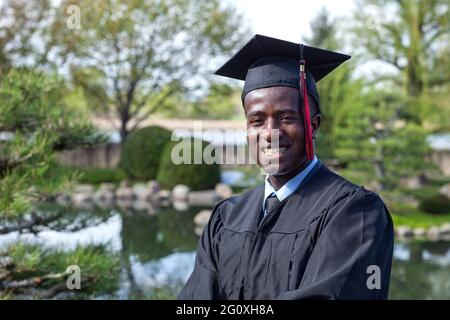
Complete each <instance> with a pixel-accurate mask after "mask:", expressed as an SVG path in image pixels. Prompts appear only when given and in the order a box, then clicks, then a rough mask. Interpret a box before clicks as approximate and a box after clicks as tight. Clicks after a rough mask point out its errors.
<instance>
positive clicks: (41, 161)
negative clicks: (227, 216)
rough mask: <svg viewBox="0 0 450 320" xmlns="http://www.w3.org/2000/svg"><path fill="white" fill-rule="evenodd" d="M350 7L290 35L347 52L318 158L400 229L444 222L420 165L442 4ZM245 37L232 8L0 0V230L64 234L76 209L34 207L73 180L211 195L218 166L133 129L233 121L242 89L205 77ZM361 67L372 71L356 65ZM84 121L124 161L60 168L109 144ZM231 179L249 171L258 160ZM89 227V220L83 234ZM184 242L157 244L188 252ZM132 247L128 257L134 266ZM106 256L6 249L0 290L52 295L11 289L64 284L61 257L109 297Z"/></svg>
mask: <svg viewBox="0 0 450 320" xmlns="http://www.w3.org/2000/svg"><path fill="white" fill-rule="evenodd" d="M355 3H356V5H355V10H354V12H352V13H350V14H349V17H347V18H348V19H349V20H348V21H346V22H345V23H342V21H338V20H337V18H336V17H333V16H332V14H330V12H328V11H327V10H326V9H325V8H324V9H322V10H321V11H319V12H318V13H317V15H316V17H315V18H314V19H313V20H312V22H311V30H312V33H311V35H310V37H307V38H304V39H299V40H302V41H304V42H305V43H306V44H308V45H312V46H318V47H323V48H327V49H330V50H337V51H342V52H347V53H350V54H352V56H353V57H352V60H351V61H349V62H347V63H345V64H344V65H342V66H341V67H340V68H338V69H337V70H336V71H335V72H333V73H332V74H330V75H329V76H327V77H326V78H325V79H323V80H322V81H320V83H319V84H318V89H319V94H320V99H321V109H322V113H323V121H322V125H321V128H320V131H319V135H318V140H317V145H316V147H317V153H318V156H319V157H320V158H321V159H323V160H325V161H330V162H333V161H335V162H336V161H337V163H338V165H337V168H338V170H339V172H340V173H341V174H343V175H344V176H345V177H347V178H349V179H351V180H352V181H354V182H355V183H359V184H365V185H367V186H368V187H369V188H372V189H376V190H377V191H379V192H381V194H382V196H383V198H384V199H386V201H387V202H388V203H389V207H390V209H391V211H392V213H393V219H394V222H395V224H396V225H398V224H406V225H410V226H414V227H429V226H432V225H435V224H442V223H444V222H448V221H450V209H449V203H450V200H449V198H448V197H446V196H444V195H442V194H440V191H439V190H440V188H441V187H442V186H443V185H445V184H448V183H450V179H449V178H448V177H443V176H442V173H441V172H439V169H438V168H437V167H436V166H435V165H434V163H433V162H432V161H431V160H430V154H431V152H432V150H431V149H430V145H429V143H428V141H427V137H429V135H431V134H437V133H441V134H448V133H449V132H450V90H449V87H450V46H449V43H450V3H449V2H448V1H447V0H398V1H392V0H356V1H355ZM70 5H75V6H76V8H79V10H80V12H81V28H80V29H71V28H68V27H67V21H68V19H69V18H70V14H69V13H68V11H67V9H68V8H69V6H70ZM252 34H253V31H252V29H251V26H250V25H249V22H248V21H247V20H246V19H245V17H244V16H243V14H242V12H240V10H238V9H237V6H235V5H234V4H233V2H231V1H220V0H210V1H193V0H158V1H156V0H129V1H120V0H97V1H78V0H61V1H52V0H39V1H26V0H4V1H0V234H1V235H7V234H10V233H14V232H20V233H39V232H40V231H41V230H43V229H45V227H49V228H50V229H51V228H55V229H58V230H62V229H64V228H65V226H68V225H73V223H74V221H75V222H77V221H78V222H80V221H79V220H80V219H81V218H82V217H83V215H82V214H79V213H77V214H74V215H71V214H70V210H69V209H67V210H66V211H64V212H57V213H53V211H52V210H50V209H48V210H47V211H45V210H44V211H43V210H39V209H38V205H39V204H41V203H42V202H45V201H48V200H54V198H55V196H56V195H57V194H59V193H61V192H64V191H68V190H70V188H71V187H72V186H73V184H74V183H76V182H77V181H78V182H82V183H89V184H95V185H97V184H100V183H103V182H113V183H120V181H122V180H124V179H132V180H136V179H137V180H139V179H140V180H148V179H153V178H155V177H156V178H158V180H160V181H161V182H162V183H163V185H164V187H166V188H171V187H173V186H174V185H176V184H178V183H180V182H183V183H185V184H187V185H189V186H191V187H192V188H193V189H204V188H210V187H213V186H214V185H215V183H216V182H218V181H219V180H220V170H221V169H220V167H219V166H218V165H194V166H174V165H173V163H172V162H171V161H169V160H170V149H171V147H172V146H173V143H172V144H170V143H169V144H166V143H162V142H161V143H159V142H158V141H155V139H154V137H155V135H156V134H155V133H154V132H153V131H154V130H159V129H155V128H154V127H150V128H144V129H139V128H141V127H142V124H143V123H144V122H145V121H146V120H148V119H152V118H158V119H160V118H165V119H174V118H176V119H207V120H237V121H245V117H244V113H243V110H242V105H241V100H240V94H241V85H242V84H240V83H237V82H235V81H228V80H223V79H218V77H215V76H213V71H215V69H216V68H217V67H218V66H220V65H221V63H223V62H224V61H225V60H226V59H227V58H229V57H230V55H231V54H233V53H234V52H235V51H236V50H237V49H238V48H239V47H241V46H242V45H243V44H244V43H245V42H246V41H247V40H248V39H249V38H250V35H252ZM368 62H371V63H377V66H380V65H381V66H384V67H380V68H375V69H374V71H373V72H369V73H368V72H361V70H362V69H363V66H364V65H365V64H367V63H368ZM386 66H388V68H386ZM94 118H96V119H97V118H101V119H105V120H106V121H109V122H111V126H112V127H114V129H115V130H116V131H117V132H118V134H119V136H120V140H121V141H123V145H124V148H123V153H122V157H121V158H122V159H121V164H120V166H119V167H117V168H91V167H88V168H74V167H66V166H63V165H61V164H59V163H58V162H57V154H58V153H60V152H62V151H64V150H70V149H74V148H81V147H82V148H86V147H87V148H89V147H90V148H93V147H96V146H98V145H101V144H104V143H106V142H108V140H109V139H110V137H109V136H108V135H107V134H106V133H105V132H102V131H99V129H98V128H96V127H95V126H94V125H93V124H92V121H91V120H92V119H94ZM168 134H169V132H166V134H161V139H162V140H164V141H166V140H168V139H169V135H168ZM157 142H158V143H157ZM203 148H204V146H203ZM202 150H203V149H202ZM237 170H240V171H241V172H243V173H244V174H245V175H251V176H258V170H257V169H255V168H254V167H243V168H237ZM411 177H418V178H421V179H422V180H423V181H425V182H424V184H423V185H421V186H420V187H418V188H415V189H411V188H407V187H405V186H404V185H403V184H402V181H403V180H402V179H404V178H411ZM255 181H259V180H257V179H255ZM243 189H245V187H242V186H240V187H238V188H235V189H234V190H235V191H236V190H238V191H242V190H243ZM405 199H408V200H405ZM410 199H414V200H415V201H416V202H417V203H414V201H409V200H410ZM49 213H51V214H49ZM77 216H81V218H80V217H78V218H77ZM166 218H167V221H164V219H166ZM81 220H83V219H81ZM83 221H84V220H83ZM102 221H103V220H102ZM158 221H159V223H160V224H161V226H163V227H164V226H169V227H170V226H171V223H174V222H173V221H172V220H171V216H170V215H168V216H167V217H164V218H161V219H159V220H158ZM95 223H96V222H93V221H90V220H89V219H88V218H87V220H86V221H85V224H81V225H84V226H85V225H89V224H95ZM132 223H134V222H132V221H131V220H130V221H127V220H126V219H125V220H124V224H128V225H131V224H132ZM137 223H138V224H139V222H137ZM77 229H78V228H74V229H71V230H72V231H73V230H77ZM128 229H131V227H130V228H128ZM149 232H151V230H150V229H149ZM124 236H125V237H129V235H126V234H125V235H124ZM178 236H180V235H178ZM191 236H192V237H193V235H183V236H180V239H179V240H178V238H177V239H175V238H173V239H172V240H170V238H169V240H168V241H173V242H174V243H175V242H176V243H177V244H176V245H177V246H178V242H180V243H182V242H183V241H186V242H189V244H192V243H193V242H194V241H193V239H191V238H190V237H191ZM142 239H144V237H142ZM142 239H141V240H142ZM153 240H155V239H153ZM175 240H176V241H175ZM155 241H157V239H156V240H155ZM171 245H172V244H171ZM139 246H140V245H139V243H137V244H136V248H134V249H133V248H131V249H130V250H136V251H138V253H137V255H139V256H141V257H142V256H143V255H145V252H144V250H139V248H138V247H139ZM168 247H170V246H168ZM109 249H110V248H106V247H83V248H81V247H80V248H75V249H73V250H69V251H67V252H64V253H63V252H60V251H52V250H49V249H44V248H40V247H35V246H30V245H28V244H17V245H14V246H10V247H8V248H5V250H4V252H2V254H1V255H0V257H1V258H2V259H3V258H4V257H7V258H8V259H9V260H7V261H8V264H6V262H5V263H4V264H0V265H1V267H0V292H2V293H1V294H0V297H11V296H12V297H14V295H16V294H21V293H25V292H28V294H31V295H32V296H36V297H51V296H52V295H56V294H58V288H60V286H59V285H60V283H58V282H52V281H50V282H48V283H45V281H44V284H43V285H42V286H41V287H39V288H37V289H40V291H39V290H37V291H36V290H35V289H36V288H35V285H34V284H33V283H32V282H30V283H29V285H28V286H25V285H24V286H22V287H20V286H17V281H22V280H27V279H28V280H29V279H31V278H33V277H39V276H40V277H41V278H42V279H46V275H48V274H49V273H53V272H55V270H57V273H58V274H59V275H60V279H65V278H66V277H67V274H64V265H65V263H66V262H67V263H68V262H72V261H75V262H76V263H78V262H79V263H82V264H83V266H84V268H86V269H87V270H89V273H88V278H86V279H88V280H87V281H88V282H86V283H89V281H90V280H89V279H91V280H92V279H95V281H94V282H93V285H92V286H91V285H87V286H86V291H85V292H83V294H85V295H87V296H89V295H90V294H94V293H95V292H97V290H99V289H98V287H96V286H97V284H98V286H99V287H104V289H101V290H100V291H102V290H103V291H104V292H107V291H113V290H115V289H114V288H116V286H117V279H114V280H113V279H112V278H111V277H112V270H116V269H115V268H116V267H117V266H118V264H119V262H118V259H117V257H116V256H115V254H114V253H113V252H110V250H109ZM181 250H184V249H181ZM141 251H142V252H141ZM168 251H170V250H169V249H167V252H168ZM25 253H26V254H25ZM154 254H156V253H154ZM149 255H151V254H150V253H149ZM2 261H3V260H2ZM5 261H6V260H5ZM6 266H8V269H6ZM2 268H3V269H2ZM405 268H406V266H405ZM108 270H109V271H111V272H109V271H108ZM107 271H108V272H107ZM103 281H106V282H103ZM24 283H28V282H26V281H25V282H24ZM94 284H96V285H94ZM8 286H9V287H8ZM167 294H168V293H167V292H165V291H164V290H163V289H161V291H160V292H155V296H166V295H167Z"/></svg>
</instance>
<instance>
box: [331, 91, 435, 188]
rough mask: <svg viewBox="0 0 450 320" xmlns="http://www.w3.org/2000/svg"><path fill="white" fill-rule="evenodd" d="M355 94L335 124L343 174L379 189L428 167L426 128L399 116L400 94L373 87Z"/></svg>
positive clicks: (337, 152)
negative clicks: (355, 96)
mask: <svg viewBox="0 0 450 320" xmlns="http://www.w3.org/2000/svg"><path fill="white" fill-rule="evenodd" d="M359 97H360V98H359V99H357V100H355V103H354V104H352V105H348V106H345V108H344V110H343V112H344V113H345V115H346V116H345V118H344V119H343V121H342V123H341V125H340V126H339V127H336V141H337V147H336V155H337V156H338V158H339V159H340V160H342V161H343V163H344V164H345V165H346V169H347V170H346V171H345V175H347V176H348V177H349V178H351V179H352V180H354V181H356V182H358V183H367V182H369V181H373V180H376V181H377V182H378V183H379V187H380V189H383V188H393V187H395V186H397V185H398V183H399V179H400V178H402V177H406V176H413V175H420V174H423V173H424V170H425V168H430V169H432V166H430V164H429V163H428V162H427V161H426V155H427V154H428V153H429V152H430V149H429V147H428V145H427V144H426V141H425V139H426V131H425V130H424V129H423V128H422V127H421V126H420V125H418V124H416V123H414V122H412V121H408V120H407V119H404V118H402V117H401V110H402V109H404V108H405V104H406V101H407V100H405V99H404V97H401V96H398V95H396V94H394V93H392V92H385V91H381V90H374V89H372V90H371V91H369V92H368V93H364V94H363V93H362V91H361V93H360V95H359Z"/></svg>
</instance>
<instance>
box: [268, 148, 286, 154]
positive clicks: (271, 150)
mask: <svg viewBox="0 0 450 320" xmlns="http://www.w3.org/2000/svg"><path fill="white" fill-rule="evenodd" d="M286 149H287V148H286V147H281V148H267V149H264V153H265V154H266V156H272V155H274V154H279V153H283V152H285V151H286Z"/></svg>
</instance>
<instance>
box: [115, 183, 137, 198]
mask: <svg viewBox="0 0 450 320" xmlns="http://www.w3.org/2000/svg"><path fill="white" fill-rule="evenodd" d="M116 198H117V199H120V200H132V199H133V198H134V193H133V189H132V188H130V187H125V186H121V187H119V189H117V190H116Z"/></svg>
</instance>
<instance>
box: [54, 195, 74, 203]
mask: <svg viewBox="0 0 450 320" xmlns="http://www.w3.org/2000/svg"><path fill="white" fill-rule="evenodd" d="M70 199H71V197H70V195H68V194H66V193H60V194H58V195H57V196H56V199H55V201H56V203H57V204H59V205H61V206H67V205H69V204H70Z"/></svg>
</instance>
